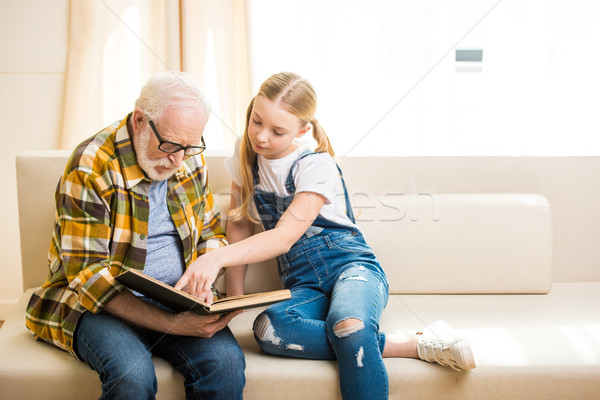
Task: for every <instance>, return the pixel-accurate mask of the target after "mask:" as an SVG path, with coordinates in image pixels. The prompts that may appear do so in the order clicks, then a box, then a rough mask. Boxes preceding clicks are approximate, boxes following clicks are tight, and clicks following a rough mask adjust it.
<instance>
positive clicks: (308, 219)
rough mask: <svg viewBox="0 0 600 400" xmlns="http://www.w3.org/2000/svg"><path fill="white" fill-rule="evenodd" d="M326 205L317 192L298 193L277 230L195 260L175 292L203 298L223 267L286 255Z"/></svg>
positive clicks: (257, 235) (278, 224)
mask: <svg viewBox="0 0 600 400" xmlns="http://www.w3.org/2000/svg"><path fill="white" fill-rule="evenodd" d="M324 204H325V197H323V196H322V195H320V194H317V193H314V192H302V193H298V194H297V195H296V196H295V197H294V200H293V201H292V204H290V206H289V207H288V209H287V210H286V212H284V213H283V215H282V216H281V218H280V219H279V222H278V223H277V225H276V226H275V228H273V229H271V230H268V231H265V232H261V233H257V234H256V235H253V236H250V237H248V238H247V239H244V240H242V241H239V242H237V243H233V244H230V245H229V246H226V247H221V248H219V249H216V250H213V251H211V252H209V253H206V254H205V255H203V256H201V257H199V258H198V259H196V260H195V261H194V262H193V263H192V264H190V266H189V267H188V269H187V270H186V271H185V273H184V274H183V276H182V277H181V279H180V280H179V282H177V284H176V285H175V288H176V289H181V288H183V287H185V286H186V285H187V291H188V292H189V293H190V294H192V295H194V296H201V295H202V293H203V292H208V291H210V288H211V285H212V283H213V282H214V281H215V279H216V277H217V273H218V272H219V270H220V269H221V268H222V267H230V266H234V265H246V264H251V263H256V262H260V261H265V260H269V259H271V258H274V257H277V256H279V255H281V254H284V253H287V252H288V251H289V250H290V248H291V247H292V246H293V245H294V243H296V242H297V241H298V239H299V238H300V236H302V235H303V234H304V232H306V230H307V229H308V228H309V227H310V226H311V225H312V223H313V221H314V220H315V218H317V216H318V215H319V212H320V211H321V208H322V207H323V205H324Z"/></svg>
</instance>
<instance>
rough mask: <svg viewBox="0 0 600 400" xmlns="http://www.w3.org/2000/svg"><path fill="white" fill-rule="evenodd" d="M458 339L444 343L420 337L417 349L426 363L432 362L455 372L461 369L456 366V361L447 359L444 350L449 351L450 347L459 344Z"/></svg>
mask: <svg viewBox="0 0 600 400" xmlns="http://www.w3.org/2000/svg"><path fill="white" fill-rule="evenodd" d="M459 341H460V339H457V340H455V341H454V342H451V343H444V342H443V341H442V340H439V339H434V338H429V337H422V338H420V340H419V348H420V349H421V355H422V357H423V359H425V360H426V361H430V362H431V361H434V362H436V363H438V364H440V365H442V366H444V367H448V366H449V367H450V368H452V369H453V370H455V371H460V370H461V369H460V368H458V366H456V361H453V360H451V359H450V358H448V356H447V355H446V353H445V352H444V350H448V349H450V347H451V346H453V345H454V344H456V343H457V342H459Z"/></svg>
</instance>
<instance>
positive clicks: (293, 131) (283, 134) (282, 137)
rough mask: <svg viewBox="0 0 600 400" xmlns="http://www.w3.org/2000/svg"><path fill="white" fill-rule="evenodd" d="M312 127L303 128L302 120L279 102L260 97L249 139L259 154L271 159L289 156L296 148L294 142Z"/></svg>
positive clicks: (254, 108)
mask: <svg viewBox="0 0 600 400" xmlns="http://www.w3.org/2000/svg"><path fill="white" fill-rule="evenodd" d="M309 128H310V125H309V124H306V125H304V126H302V125H301V121H300V119H299V118H298V117H296V116H295V115H294V114H292V113H290V112H289V111H287V110H285V109H284V108H283V107H281V106H280V105H279V104H278V103H275V102H273V101H271V100H269V99H268V98H267V97H265V96H262V95H259V96H256V99H255V100H254V107H253V109H252V114H251V115H250V121H249V123H248V138H249V139H250V143H251V144H252V149H253V150H254V151H255V152H256V154H260V155H261V156H263V157H265V158H268V159H276V158H282V157H285V156H287V155H288V154H291V153H292V152H293V151H294V150H295V149H296V147H297V145H295V144H294V139H295V138H299V137H302V136H303V135H304V134H305V133H306V132H307V131H308V129H309Z"/></svg>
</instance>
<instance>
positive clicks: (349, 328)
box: [333, 318, 365, 338]
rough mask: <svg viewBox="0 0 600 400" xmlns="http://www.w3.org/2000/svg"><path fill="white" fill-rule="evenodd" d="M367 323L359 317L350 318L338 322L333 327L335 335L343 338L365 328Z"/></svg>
mask: <svg viewBox="0 0 600 400" xmlns="http://www.w3.org/2000/svg"><path fill="white" fill-rule="evenodd" d="M364 327H365V324H364V323H363V322H362V321H361V320H360V319H358V318H348V319H345V320H343V321H340V322H338V323H336V324H335V325H334V327H333V333H334V334H335V336H337V337H339V338H342V337H346V336H350V335H352V334H353V333H356V332H358V331H360V330H361V329H363V328H364Z"/></svg>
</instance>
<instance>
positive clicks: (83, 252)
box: [53, 170, 123, 313]
mask: <svg viewBox="0 0 600 400" xmlns="http://www.w3.org/2000/svg"><path fill="white" fill-rule="evenodd" d="M100 193H101V191H100V189H99V187H98V185H97V183H96V182H95V181H94V179H93V177H92V176H91V175H89V174H87V173H85V172H82V171H79V170H74V171H71V172H69V173H68V174H67V175H66V176H65V177H64V178H63V180H62V181H61V187H60V189H59V191H58V193H57V198H56V200H57V205H58V208H57V213H58V215H57V224H59V225H60V232H61V235H60V243H53V245H54V246H58V249H59V254H60V258H61V260H62V263H63V265H64V271H65V274H66V275H67V276H66V278H67V280H68V282H69V289H71V290H73V291H75V292H76V293H77V295H78V301H79V302H80V303H81V305H82V306H83V307H85V308H86V309H87V310H89V311H91V312H94V313H95V312H98V311H99V310H100V309H101V308H102V307H103V306H104V305H106V303H108V302H109V301H110V300H111V299H112V298H113V297H114V296H115V295H116V294H118V293H119V292H120V291H121V290H122V289H123V285H122V284H120V283H119V282H117V281H116V280H115V279H114V277H113V276H112V274H111V273H110V269H111V257H110V249H109V246H110V238H111V234H112V228H111V214H110V210H109V206H108V204H107V203H106V202H105V200H104V198H103V197H102V196H101V195H100Z"/></svg>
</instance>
